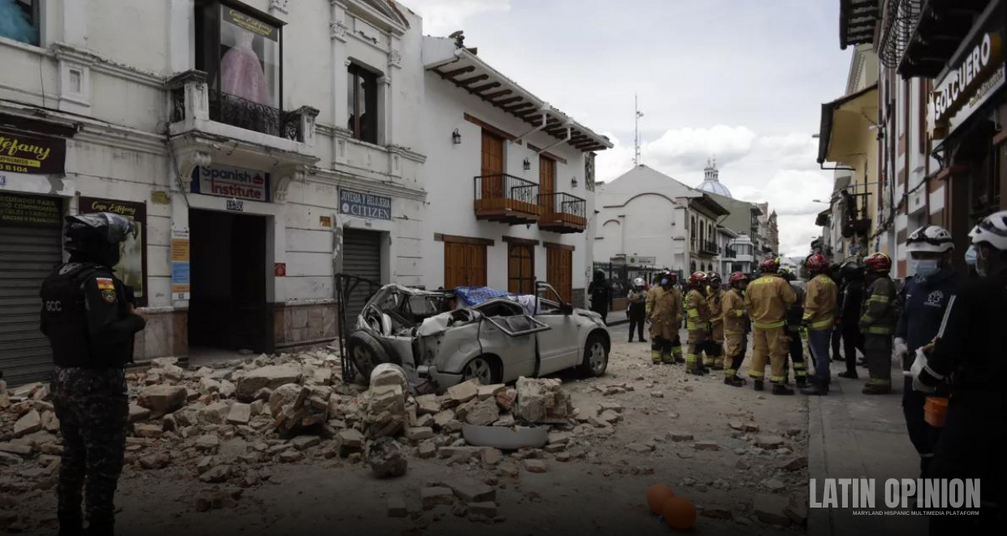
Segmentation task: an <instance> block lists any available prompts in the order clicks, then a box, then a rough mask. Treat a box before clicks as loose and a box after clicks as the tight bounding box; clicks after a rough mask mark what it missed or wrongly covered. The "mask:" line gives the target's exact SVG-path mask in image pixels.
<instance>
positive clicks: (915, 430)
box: [895, 225, 959, 477]
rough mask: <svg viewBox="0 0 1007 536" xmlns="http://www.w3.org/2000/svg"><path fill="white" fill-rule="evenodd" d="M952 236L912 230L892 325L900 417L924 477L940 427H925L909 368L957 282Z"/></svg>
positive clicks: (921, 397) (921, 398)
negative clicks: (900, 304)
mask: <svg viewBox="0 0 1007 536" xmlns="http://www.w3.org/2000/svg"><path fill="white" fill-rule="evenodd" d="M954 247H955V246H954V242H953V240H952V238H951V233H949V232H948V231H947V229H944V228H942V227H938V226H936V225H927V226H924V227H921V228H919V229H917V230H916V231H914V232H913V233H912V234H911V235H909V238H908V239H907V240H906V251H907V252H908V253H909V263H910V267H911V271H912V272H913V273H914V274H915V275H914V276H913V278H912V279H911V280H910V281H908V282H907V283H906V286H905V306H904V308H903V310H902V313H901V314H900V315H899V321H898V324H897V325H896V326H895V357H896V358H898V359H901V361H902V371H903V372H902V374H903V376H904V378H903V389H902V413H903V414H904V415H905V417H906V428H907V430H908V431H909V439H910V441H912V443H913V447H915V448H916V452H917V453H918V454H919V455H920V474H921V475H923V476H922V477H925V475H926V472H927V466H928V465H929V464H930V461H931V459H933V452H934V451H933V447H934V444H935V443H936V442H937V438H938V436H939V432H940V428H936V427H933V426H930V425H929V424H927V422H926V420H925V418H924V406H925V404H926V399H927V396H926V394H925V393H921V392H919V391H916V390H914V389H913V381H912V375H911V374H910V372H909V371H910V366H911V365H912V362H913V360H912V359H911V358H910V356H915V355H916V350H917V349H919V348H922V347H924V346H926V345H927V344H929V343H930V341H932V340H934V337H936V336H937V330H938V329H940V326H941V321H942V320H943V319H944V311H945V310H946V309H947V307H948V303H950V301H951V298H952V297H953V296H955V294H957V292H958V286H959V281H958V277H957V276H956V274H955V272H954V268H953V267H952V266H951V254H952V252H953V251H954Z"/></svg>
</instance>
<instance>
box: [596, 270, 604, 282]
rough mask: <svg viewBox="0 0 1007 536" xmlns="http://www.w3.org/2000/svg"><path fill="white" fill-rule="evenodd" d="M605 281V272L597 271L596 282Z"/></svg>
mask: <svg viewBox="0 0 1007 536" xmlns="http://www.w3.org/2000/svg"><path fill="white" fill-rule="evenodd" d="M603 279H605V272H604V271H602V270H595V271H594V280H595V281H601V280H603Z"/></svg>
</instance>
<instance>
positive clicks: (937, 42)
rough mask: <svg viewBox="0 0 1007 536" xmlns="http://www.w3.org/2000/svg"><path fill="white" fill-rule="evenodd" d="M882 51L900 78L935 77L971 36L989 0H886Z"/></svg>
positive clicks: (885, 63)
mask: <svg viewBox="0 0 1007 536" xmlns="http://www.w3.org/2000/svg"><path fill="white" fill-rule="evenodd" d="M888 2H889V5H888V8H887V9H888V11H889V12H890V13H893V14H894V16H888V17H887V20H886V21H885V22H886V25H885V27H883V28H882V40H881V47H880V49H881V54H880V57H881V59H882V62H883V64H884V65H885V66H886V67H897V68H898V73H899V74H900V75H902V77H903V78H912V77H924V78H934V77H936V76H937V75H938V74H939V73H940V72H941V71H942V70H943V69H944V67H945V66H946V64H947V63H948V62H949V61H950V60H951V59H952V57H953V56H954V53H955V51H956V50H957V49H958V47H959V46H960V45H961V44H962V42H963V40H964V39H965V38H966V37H968V36H969V35H970V32H971V30H972V27H973V25H974V24H975V22H976V17H979V16H980V15H981V14H983V13H984V12H985V11H986V8H987V7H989V6H990V5H991V3H990V2H989V1H988V0H888Z"/></svg>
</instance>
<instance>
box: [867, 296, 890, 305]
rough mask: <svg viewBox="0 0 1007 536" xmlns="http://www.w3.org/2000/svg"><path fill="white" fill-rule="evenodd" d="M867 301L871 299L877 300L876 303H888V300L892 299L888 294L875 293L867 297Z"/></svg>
mask: <svg viewBox="0 0 1007 536" xmlns="http://www.w3.org/2000/svg"><path fill="white" fill-rule="evenodd" d="M867 301H873V302H878V303H888V302H890V301H892V300H891V299H889V298H888V296H878V295H877V294H872V295H871V297H870V298H868V299H867Z"/></svg>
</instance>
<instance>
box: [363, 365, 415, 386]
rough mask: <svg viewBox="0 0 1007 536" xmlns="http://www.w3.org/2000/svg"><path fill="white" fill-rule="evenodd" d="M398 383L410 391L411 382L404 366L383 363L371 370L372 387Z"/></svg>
mask: <svg viewBox="0 0 1007 536" xmlns="http://www.w3.org/2000/svg"><path fill="white" fill-rule="evenodd" d="M391 385H397V386H398V387H399V389H400V390H401V391H402V392H404V393H408V392H409V382H408V381H406V372H405V371H404V370H402V367H400V366H398V365H395V364H392V363H381V364H379V365H378V366H376V367H374V370H373V371H371V380H370V386H371V388H372V389H373V388H375V387H384V386H391Z"/></svg>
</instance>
